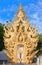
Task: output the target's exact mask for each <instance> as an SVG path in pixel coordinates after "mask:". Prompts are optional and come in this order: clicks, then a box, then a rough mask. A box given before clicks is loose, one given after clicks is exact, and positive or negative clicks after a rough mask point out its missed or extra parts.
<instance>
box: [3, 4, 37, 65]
mask: <svg viewBox="0 0 42 65" xmlns="http://www.w3.org/2000/svg"><path fill="white" fill-rule="evenodd" d="M4 31H5V33H4V45H5V50H4V53H5V54H6V55H7V56H8V58H9V60H10V62H11V63H20V62H21V63H24V64H31V63H32V61H33V58H34V57H35V56H36V54H37V52H38V50H36V48H37V45H38V30H37V28H36V27H34V26H32V25H31V24H30V23H29V21H28V18H27V16H26V14H25V12H24V10H23V7H22V5H20V7H19V10H18V12H17V13H16V15H15V19H14V20H13V21H12V23H10V24H7V25H6V26H4Z"/></svg>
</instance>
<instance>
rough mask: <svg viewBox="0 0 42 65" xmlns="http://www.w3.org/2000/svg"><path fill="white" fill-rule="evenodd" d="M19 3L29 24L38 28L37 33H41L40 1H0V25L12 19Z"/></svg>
mask: <svg viewBox="0 0 42 65" xmlns="http://www.w3.org/2000/svg"><path fill="white" fill-rule="evenodd" d="M20 2H21V3H22V5H23V8H24V11H25V12H26V15H27V17H28V19H29V22H30V23H32V24H34V25H36V26H37V27H38V33H42V0H0V23H3V24H6V21H7V20H12V19H13V17H14V16H15V14H16V12H17V11H18V9H19V5H20Z"/></svg>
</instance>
